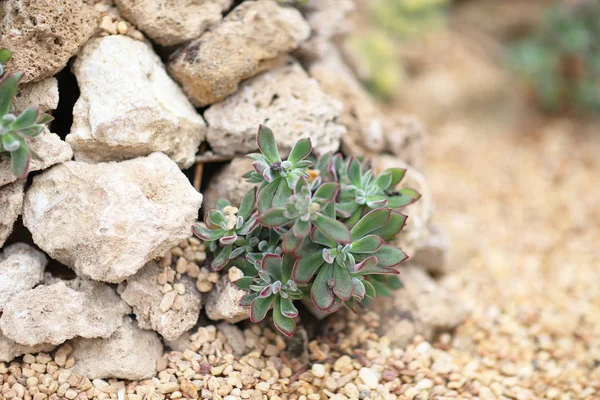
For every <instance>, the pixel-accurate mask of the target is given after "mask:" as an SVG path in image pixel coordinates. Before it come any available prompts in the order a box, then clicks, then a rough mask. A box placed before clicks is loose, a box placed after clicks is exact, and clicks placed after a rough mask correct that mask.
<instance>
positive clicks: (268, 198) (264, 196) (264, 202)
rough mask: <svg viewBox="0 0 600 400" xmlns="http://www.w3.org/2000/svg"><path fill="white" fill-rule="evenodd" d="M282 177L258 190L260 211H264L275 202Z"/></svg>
mask: <svg viewBox="0 0 600 400" xmlns="http://www.w3.org/2000/svg"><path fill="white" fill-rule="evenodd" d="M280 180H281V178H280V179H276V180H274V181H273V182H269V183H268V184H267V185H266V186H265V187H263V188H262V189H261V190H260V191H259V192H258V212H259V213H262V212H263V211H265V210H267V209H269V208H271V204H272V203H273V197H275V191H276V190H277V187H278V186H279V182H280Z"/></svg>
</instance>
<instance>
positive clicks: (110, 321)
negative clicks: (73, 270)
mask: <svg viewBox="0 0 600 400" xmlns="http://www.w3.org/2000/svg"><path fill="white" fill-rule="evenodd" d="M70 286H73V287H70ZM129 311H130V309H129V306H127V304H125V303H124V302H123V301H122V300H121V299H120V298H119V296H118V295H117V294H116V293H115V291H114V290H113V289H112V288H111V287H110V286H107V285H105V284H103V283H100V282H94V281H88V280H77V281H75V282H72V283H69V282H68V281H67V283H66V284H65V282H63V281H61V282H57V283H54V284H52V285H40V286H38V287H36V288H34V289H30V290H25V291H22V292H19V293H17V294H15V295H14V296H12V297H11V299H10V301H9V302H8V303H7V304H5V306H4V310H3V313H2V317H0V329H1V330H2V332H4V334H5V335H6V336H7V337H8V338H9V339H11V340H14V341H15V342H17V343H21V344H24V345H28V346H35V345H38V344H42V343H50V344H53V345H57V344H60V343H62V342H64V341H65V340H68V339H72V338H74V337H77V336H81V337H87V338H94V337H109V336H110V335H111V334H112V333H113V332H114V331H115V330H116V329H117V328H118V327H119V326H121V324H122V318H123V315H124V314H127V313H129Z"/></svg>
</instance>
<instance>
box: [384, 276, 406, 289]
mask: <svg viewBox="0 0 600 400" xmlns="http://www.w3.org/2000/svg"><path fill="white" fill-rule="evenodd" d="M386 283H387V285H388V287H389V288H390V289H393V290H398V289H402V288H403V287H404V284H403V283H402V281H401V280H400V278H398V276H396V275H394V276H388V277H387V279H386Z"/></svg>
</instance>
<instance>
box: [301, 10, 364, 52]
mask: <svg viewBox="0 0 600 400" xmlns="http://www.w3.org/2000/svg"><path fill="white" fill-rule="evenodd" d="M355 7H356V6H355V4H354V1H353V0H319V1H311V2H309V3H308V4H307V5H306V6H304V7H303V14H304V16H305V18H306V21H307V22H308V24H309V25H310V29H311V34H310V38H309V39H308V40H307V41H305V42H303V43H302V44H301V45H300V47H299V49H298V55H300V56H301V57H303V58H308V59H314V58H318V57H323V56H325V55H326V54H327V53H329V52H331V51H334V50H335V49H334V45H333V44H332V43H331V41H332V39H334V38H335V37H336V36H339V35H342V34H344V33H346V32H347V31H348V29H349V24H348V14H349V13H350V12H351V11H353V10H354V9H355Z"/></svg>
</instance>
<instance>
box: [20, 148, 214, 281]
mask: <svg viewBox="0 0 600 400" xmlns="http://www.w3.org/2000/svg"><path fill="white" fill-rule="evenodd" d="M201 204H202V195H201V194H200V193H198V192H197V191H196V190H195V189H194V188H193V187H192V186H191V185H190V183H189V181H188V179H187V178H186V177H185V175H184V174H183V173H182V172H181V171H180V170H179V168H178V167H177V165H176V164H175V163H174V162H173V161H172V160H170V159H169V158H168V157H167V156H165V155H164V154H162V153H153V154H151V155H150V156H148V157H143V158H137V159H134V160H128V161H123V162H120V163H101V164H86V163H82V162H76V161H70V162H67V163H64V164H62V165H58V166H56V167H54V168H52V169H50V170H48V171H45V172H44V173H43V174H40V175H38V176H36V177H35V178H34V179H33V183H32V185H31V187H30V188H29V189H28V191H27V194H26V196H25V204H24V212H23V223H24V224H25V226H26V227H27V228H28V229H29V230H30V231H31V233H32V236H33V241H34V242H35V244H37V245H38V246H39V247H40V248H42V249H43V250H44V251H45V252H46V253H48V254H49V255H50V256H51V257H52V258H54V259H56V260H58V261H60V262H61V263H63V264H65V265H67V266H69V267H71V268H73V269H74V270H75V272H77V273H78V274H80V275H83V276H88V277H91V278H92V279H95V280H101V281H105V282H120V281H122V280H124V279H125V278H127V277H128V276H131V275H133V274H135V273H136V272H137V271H138V270H139V269H140V268H142V267H143V266H144V265H145V264H146V263H147V262H148V261H150V260H152V259H154V258H156V257H162V256H163V255H164V254H165V253H166V252H167V251H168V250H170V249H171V248H172V247H174V246H175V245H177V244H178V243H179V242H181V241H182V240H184V239H187V238H188V237H189V236H190V235H191V226H192V225H193V223H194V221H195V220H196V219H197V216H198V209H199V208H200V205H201ZM58 233H60V234H58Z"/></svg>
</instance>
